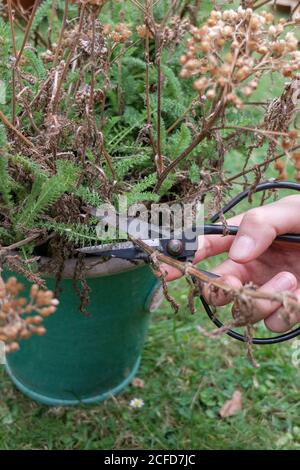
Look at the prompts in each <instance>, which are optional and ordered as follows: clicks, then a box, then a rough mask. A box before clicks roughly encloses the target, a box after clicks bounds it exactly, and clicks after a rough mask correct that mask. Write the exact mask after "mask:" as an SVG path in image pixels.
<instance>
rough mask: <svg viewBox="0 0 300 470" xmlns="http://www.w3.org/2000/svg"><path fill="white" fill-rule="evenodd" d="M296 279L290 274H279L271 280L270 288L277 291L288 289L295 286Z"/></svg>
mask: <svg viewBox="0 0 300 470" xmlns="http://www.w3.org/2000/svg"><path fill="white" fill-rule="evenodd" d="M296 285H297V284H296V279H295V278H294V276H292V275H290V276H289V275H288V274H281V275H279V276H278V277H277V279H274V280H273V285H272V288H273V289H274V290H277V291H284V290H290V289H293V288H295V287H296Z"/></svg>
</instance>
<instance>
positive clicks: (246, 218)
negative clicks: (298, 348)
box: [163, 195, 300, 332]
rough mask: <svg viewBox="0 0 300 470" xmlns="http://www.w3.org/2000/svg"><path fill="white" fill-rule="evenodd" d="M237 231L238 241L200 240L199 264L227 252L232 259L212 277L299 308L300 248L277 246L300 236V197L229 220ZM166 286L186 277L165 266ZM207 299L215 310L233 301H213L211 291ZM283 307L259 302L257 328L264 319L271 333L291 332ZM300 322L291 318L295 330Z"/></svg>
mask: <svg viewBox="0 0 300 470" xmlns="http://www.w3.org/2000/svg"><path fill="white" fill-rule="evenodd" d="M228 223H229V224H230V225H238V226H239V231H238V234H237V235H236V236H221V235H205V236H203V240H200V243H199V246H201V248H200V249H199V250H198V251H197V253H196V255H195V259H194V263H198V262H199V261H202V260H204V259H205V258H208V257H211V256H215V255H218V254H220V253H225V252H228V259H227V260H226V261H224V262H223V263H221V264H220V265H218V266H217V267H216V268H215V269H213V272H214V273H216V274H218V275H219V276H221V278H222V281H223V282H224V283H226V284H227V285H230V286H232V287H234V288H239V287H241V286H242V285H243V284H245V283H247V282H253V283H254V284H255V285H256V286H258V289H259V290H260V291H263V292H266V293H269V294H271V295H272V294H278V293H282V292H291V293H293V295H295V296H296V298H297V299H298V301H299V302H300V245H298V244H297V243H287V242H281V241H275V242H274V240H275V238H276V237H277V236H278V235H282V234H284V233H300V196H298V195H297V196H288V197H285V198H283V199H281V200H279V201H277V202H274V203H272V204H268V205H266V206H262V207H258V208H255V209H251V210H249V211H248V212H246V213H244V214H240V215H238V216H236V217H233V218H232V219H230V220H228ZM163 270H164V271H166V272H167V277H166V280H167V281H172V280H174V279H177V278H178V277H180V276H181V273H180V272H179V271H178V270H176V269H174V268H172V267H170V266H168V265H164V266H163ZM204 295H205V296H206V298H207V300H208V301H209V302H210V303H213V304H214V305H218V306H220V305H225V304H227V303H229V301H230V300H229V299H228V298H227V299H226V297H225V295H224V294H223V293H221V292H219V293H218V294H214V295H212V294H211V293H210V291H209V288H208V287H207V286H206V287H205V289H204ZM279 308H280V304H279V303H278V302H275V301H271V300H256V301H255V311H254V312H253V323H255V322H257V321H260V320H262V319H264V322H265V324H266V326H267V328H269V329H270V330H271V331H274V332H283V331H286V330H287V329H289V327H288V326H287V322H286V320H285V319H284V318H283V317H282V315H281V314H280V312H279ZM298 322H300V317H299V316H297V314H296V313H293V314H291V317H290V323H291V325H293V324H296V323H298Z"/></svg>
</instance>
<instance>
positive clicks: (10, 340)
mask: <svg viewBox="0 0 300 470" xmlns="http://www.w3.org/2000/svg"><path fill="white" fill-rule="evenodd" d="M23 289H24V286H23V284H21V283H20V282H18V280H17V279H16V278H15V277H10V278H9V279H8V280H7V281H6V282H4V281H3V279H2V277H1V276H0V341H3V342H4V343H5V345H6V352H13V351H17V350H18V349H19V344H18V343H19V340H21V339H27V338H29V337H30V336H32V335H34V334H36V335H39V336H40V335H44V334H45V333H46V329H45V328H44V326H42V323H43V320H44V318H45V317H48V316H49V315H52V314H53V313H54V312H55V311H56V307H57V305H58V303H59V302H58V300H57V299H55V298H54V295H53V292H52V291H50V290H46V291H45V290H42V289H40V288H39V286H38V285H36V284H33V285H32V287H31V290H30V299H29V301H28V299H26V298H25V297H20V293H21V292H22V291H23Z"/></svg>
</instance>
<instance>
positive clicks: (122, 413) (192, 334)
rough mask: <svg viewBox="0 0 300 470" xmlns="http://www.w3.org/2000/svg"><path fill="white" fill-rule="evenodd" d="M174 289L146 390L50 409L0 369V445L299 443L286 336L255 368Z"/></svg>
mask: <svg viewBox="0 0 300 470" xmlns="http://www.w3.org/2000/svg"><path fill="white" fill-rule="evenodd" d="M268 83H269V81H267V82H266V84H265V87H264V90H263V91H261V92H260V93H259V95H258V96H256V97H255V98H257V99H259V98H263V99H269V98H271V97H272V96H274V95H275V94H276V93H277V92H278V90H280V89H281V85H282V84H281V83H280V82H278V81H277V80H274V81H273V83H272V87H271V88H270V86H268ZM263 152H264V150H262V149H261V150H259V151H258V152H257V153H256V154H255V155H256V157H254V161H253V160H252V162H251V163H250V165H252V164H254V163H256V162H260V161H261V159H262V156H263ZM232 157H233V156H232ZM234 157H235V158H228V159H227V160H228V166H227V169H228V170H229V169H230V171H231V172H238V171H239V170H240V168H238V167H237V166H236V162H238V161H240V162H241V161H242V156H241V157H240V158H239V155H234ZM235 166H236V168H235ZM233 168H235V169H233ZM270 175H272V176H274V175H275V174H274V173H273V172H272V171H271V173H270V174H269V176H270ZM290 176H291V178H292V176H293V170H292V167H291V166H290ZM239 189H240V188H239V187H237V188H236V191H238V190H239ZM220 259H221V257H217V258H216V259H214V260H213V264H217V263H218V261H220ZM210 266H211V263H209V264H206V266H205V265H204V266H203V267H204V268H209V267H210ZM171 292H172V293H173V295H175V297H176V298H177V300H178V301H179V302H180V304H181V305H182V307H181V309H180V312H179V313H178V314H177V315H174V314H173V313H172V311H171V308H170V306H169V305H168V304H167V303H166V301H164V303H163V305H162V307H161V308H160V310H159V311H158V312H157V313H155V314H153V317H152V321H151V325H150V330H149V334H148V338H147V341H146V344H145V349H144V353H143V357H142V363H141V367H140V370H139V373H138V377H139V378H141V379H142V380H143V381H144V388H137V387H134V386H132V385H131V386H130V387H128V388H127V389H126V390H125V391H124V392H123V393H122V394H121V395H119V396H118V397H115V398H112V399H110V400H108V401H106V402H105V403H102V404H100V405H97V406H92V407H87V406H80V407H74V408H71V407H70V408H48V407H43V406H39V405H37V404H35V403H34V402H32V401H30V400H28V399H27V398H25V397H24V396H23V395H22V394H21V393H19V392H18V391H17V390H16V389H15V388H14V386H13V385H12V384H11V382H10V381H9V379H8V377H7V376H6V374H5V372H4V370H3V366H2V368H0V449H116V448H118V449H300V403H299V390H300V374H299V367H300V364H299V366H298V367H295V366H293V364H292V354H293V352H294V351H295V350H294V349H293V348H292V343H289V344H283V345H277V346H267V347H255V348H254V351H255V357H256V359H257V360H258V362H259V363H260V368H259V369H254V368H253V366H252V365H251V364H250V363H249V361H248V359H247V357H246V350H245V346H244V345H243V344H241V343H238V342H236V341H234V340H231V339H230V338H228V337H226V336H222V337H220V338H218V339H216V340H212V339H209V338H205V337H204V336H202V335H201V334H200V333H199V332H198V331H197V329H196V326H197V325H198V324H201V325H202V326H205V327H206V328H207V329H209V328H213V326H210V323H209V321H208V319H206V317H205V314H204V313H203V310H202V309H200V308H199V305H198V309H197V314H195V315H194V316H191V314H190V313H189V312H188V309H187V308H186V306H185V305H186V303H187V298H186V296H187V289H186V284H185V282H184V281H182V280H181V281H176V282H175V283H173V284H172V287H171ZM0 367H1V366H0ZM236 389H238V390H240V391H241V392H242V395H243V409H242V411H241V412H239V413H238V414H237V415H235V416H233V417H231V418H227V419H224V420H222V419H221V418H220V417H219V409H220V407H221V406H222V405H223V403H224V402H225V401H226V400H228V399H230V398H231V396H232V393H233V391H234V390H236ZM134 397H138V398H142V399H143V400H144V402H145V405H144V407H143V408H141V409H139V410H133V409H131V408H130V407H129V401H130V400H131V399H132V398H134Z"/></svg>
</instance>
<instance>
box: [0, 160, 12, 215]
mask: <svg viewBox="0 0 300 470" xmlns="http://www.w3.org/2000/svg"><path fill="white" fill-rule="evenodd" d="M11 190H12V184H11V177H10V175H9V172H8V158H7V156H6V155H1V156H0V194H1V196H2V199H3V201H4V204H5V205H6V206H7V207H9V208H11V207H12V198H11Z"/></svg>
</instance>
